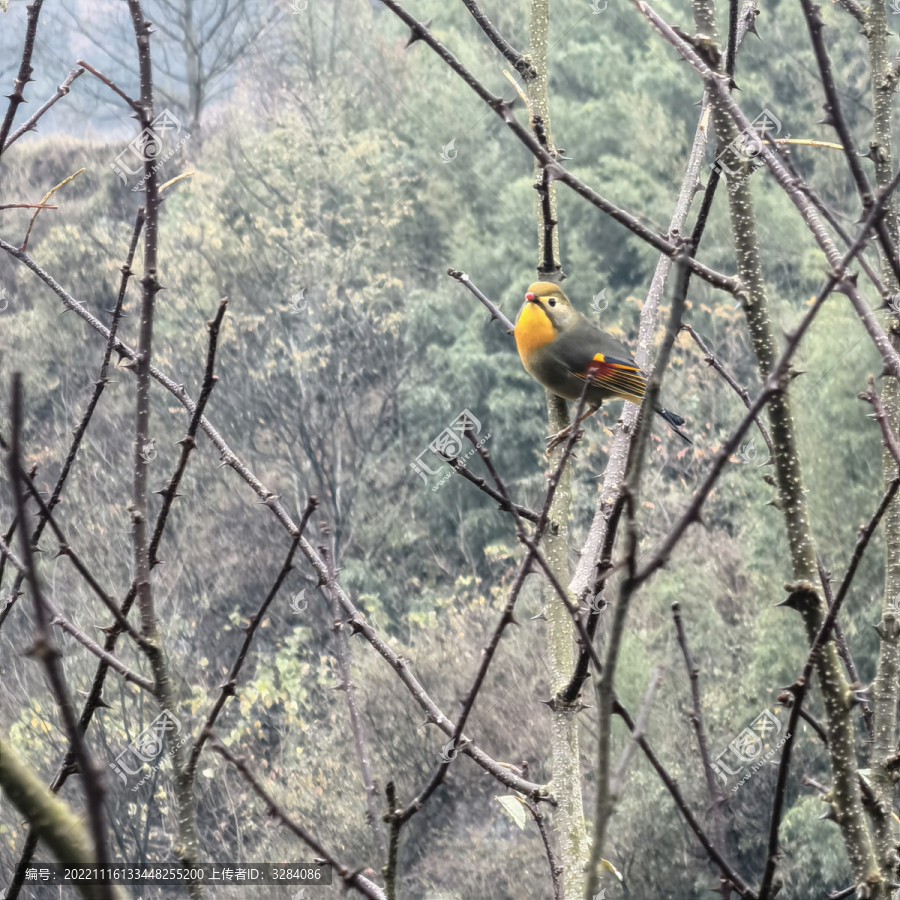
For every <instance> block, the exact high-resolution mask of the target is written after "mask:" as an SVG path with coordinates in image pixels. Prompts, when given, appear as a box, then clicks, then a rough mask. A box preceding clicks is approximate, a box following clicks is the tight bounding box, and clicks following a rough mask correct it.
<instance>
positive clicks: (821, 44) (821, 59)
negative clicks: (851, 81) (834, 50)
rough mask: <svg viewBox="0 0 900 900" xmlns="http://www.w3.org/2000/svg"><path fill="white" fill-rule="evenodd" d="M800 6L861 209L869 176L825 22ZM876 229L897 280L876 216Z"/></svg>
mask: <svg viewBox="0 0 900 900" xmlns="http://www.w3.org/2000/svg"><path fill="white" fill-rule="evenodd" d="M800 5H801V6H802V7H803V14H804V17H805V18H806V24H807V27H808V29H809V36H810V40H811V42H812V45H813V52H814V53H815V57H816V63H817V65H818V67H819V74H820V75H821V81H822V88H823V90H824V91H825V98H826V102H825V115H826V122H827V123H828V124H830V125H832V126H833V127H834V129H835V131H837V133H838V135H839V136H840V139H841V144H842V146H843V150H844V156H845V157H846V159H847V165H848V166H849V167H850V172H851V173H852V175H853V180H854V181H855V182H856V187H857V190H858V191H859V196H860V199H861V200H862V204H863V209H867V208H868V207H869V206H870V205H871V203H872V189H871V186H870V185H869V179H868V178H867V177H866V173H865V172H864V171H863V167H862V161H861V157H860V155H859V153H857V151H856V145H855V144H854V142H853V135H852V133H851V131H850V126H849V125H848V124H847V120H846V119H845V118H844V112H843V109H842V107H841V103H840V99H839V97H838V91H837V86H836V85H835V83H834V74H833V73H832V71H831V60H830V59H829V57H828V50H827V49H826V47H825V40H824V37H823V35H822V30H823V29H824V27H825V22H824V20H823V19H822V14H821V12H820V10H819V8H818V7H816V6H814V5H813V3H812V0H800ZM875 231H876V233H877V235H878V239H879V241H880V242H881V246H882V247H883V249H884V255H885V257H886V258H887V260H888V262H889V263H890V265H891V268H892V269H893V271H894V277H895V278H896V279H898V281H900V259H898V258H897V251H896V248H895V247H894V243H893V239H892V237H891V234H890V231H889V229H888V226H887V223H886V222H885V221H884V220H883V219H879V220H878V221H877V222H876V223H875Z"/></svg>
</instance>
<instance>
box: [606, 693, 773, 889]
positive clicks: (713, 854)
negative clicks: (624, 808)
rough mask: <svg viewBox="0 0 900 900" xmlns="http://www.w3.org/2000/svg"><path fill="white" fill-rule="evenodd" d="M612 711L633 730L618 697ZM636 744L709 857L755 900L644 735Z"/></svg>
mask: <svg viewBox="0 0 900 900" xmlns="http://www.w3.org/2000/svg"><path fill="white" fill-rule="evenodd" d="M613 712H615V714H616V715H617V716H619V718H620V719H622V721H623V722H624V723H625V725H626V726H627V727H628V730H629V731H634V730H635V724H634V719H632V718H631V715H630V714H629V713H628V710H627V709H625V707H624V706H622V704H621V703H620V702H619V700H618V698H616V699H615V700H614V701H613ZM637 743H638V746H639V747H640V748H641V750H643V751H644V756H646V757H647V760H648V762H649V763H650V765H651V766H653V768H654V769H655V770H656V773H657V775H659V777H660V779H661V780H662V783H663V784H664V785H665V786H666V789H667V790H668V791H669V793H670V794H671V795H672V799H673V800H674V801H675V805H676V806H677V807H678V809H679V811H680V812H681V814H682V815H683V816H684V819H685V821H686V822H687V823H688V825H689V826H690V828H691V831H693V832H694V834H695V835H697V839H698V840H699V841H700V843H701V845H702V846H703V849H704V850H705V851H706V853H707V855H708V856H709V858H710V859H711V860H712V861H713V862H714V863H715V864H716V865H717V866H718V867H719V868H720V869H721V871H722V873H723V875H724V876H725V877H726V878H727V879H728V880H729V881H730V882H731V883H732V884H733V885H734V887H735V890H736V891H737V892H738V893H739V894H740V895H741V897H742V898H743V900H757V896H756V892H755V891H754V890H753V889H752V888H751V887H750V886H749V885H748V884H747V882H746V881H744V879H743V878H741V876H740V875H739V874H738V873H737V872H736V871H735V870H734V869H733V868H732V867H731V866H730V865H729V863H728V860H726V859H725V858H724V857H723V856H722V854H721V853H719V851H718V850H717V849H716V848H715V847H714V846H713V843H712V841H710V839H709V838H708V837H707V835H706V832H705V831H704V830H703V826H702V825H701V824H700V823H699V822H698V821H697V818H696V816H695V815H694V814H693V813H692V812H691V810H690V807H689V806H688V805H687V803H686V801H685V799H684V796H683V795H682V793H681V790H680V788H679V787H678V783H677V782H676V780H675V779H674V778H673V777H672V776H671V775H670V774H669V772H668V771H667V769H666V767H665V766H664V765H663V764H662V763H661V762H660V761H659V758H658V757H657V756H656V754H655V753H654V752H653V750H652V749H651V747H650V744H649V743H648V741H647V738H646V737H639V738H638V739H637Z"/></svg>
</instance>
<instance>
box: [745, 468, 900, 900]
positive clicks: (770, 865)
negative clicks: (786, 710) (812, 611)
mask: <svg viewBox="0 0 900 900" xmlns="http://www.w3.org/2000/svg"><path fill="white" fill-rule="evenodd" d="M898 485H900V478H897V479H895V480H894V482H893V492H891V488H890V487H889V488H888V490H887V492H886V493H885V495H884V497H883V498H882V500H881V503H879V505H878V509H877V510H876V511H875V515H874V516H873V517H872V520H871V521H870V523H869V525H868V526H867V527H866V528H865V529H863V531H862V532H861V533H860V535H859V537H858V538H857V541H856V546H855V547H854V550H853V556H852V558H851V560H850V565H849V566H848V567H847V574H846V575H845V576H844V580H843V581H842V582H841V586H840V588H839V589H838V592H837V594H836V595H835V598H834V603H832V604H831V608H830V609H829V610H828V613H827V615H826V616H825V619H824V621H823V622H822V625H821V627H820V628H819V631H818V633H817V634H816V637H815V640H814V641H813V643H812V646H811V647H810V649H809V655H808V656H807V658H806V664H805V665H804V667H803V672H802V673H801V675H800V676H799V677H798V678H797V680H796V681H795V682H794V683H793V684H792V685H791V686H790V687H789V688H788V690H789V691H790V692H791V693H792V694H793V695H794V702H793V705H792V706H791V715H790V718H789V720H788V725H787V735H786V740H785V742H784V746H783V749H782V752H781V760H780V761H779V764H778V779H777V781H776V785H775V799H774V802H773V804H772V817H771V820H770V823H769V843H768V852H767V856H766V868H765V872H764V873H763V878H762V883H761V886H760V890H759V897H760V900H768V894H769V891H770V890H771V888H772V879H773V878H774V875H775V867H776V865H777V863H778V831H779V829H780V827H781V811H782V808H783V806H784V794H785V787H786V785H787V776H788V770H789V769H790V764H791V750H792V748H793V742H794V737H795V735H796V732H797V720H798V718H799V716H800V709H801V706H802V705H803V700H804V698H805V697H806V692H807V689H808V687H809V680H810V677H811V675H812V670H813V666H814V664H815V661H816V656H817V654H818V653H819V651H820V648H822V647H824V646H825V643H826V642H827V641H828V639H829V635H830V633H831V630H832V628H833V627H834V624H835V622H837V618H838V614H839V613H840V611H841V606H842V605H843V602H844V599H845V597H846V596H847V592H848V590H849V588H850V582H851V580H852V578H853V573H854V572H855V571H856V567H857V565H858V564H859V560H860V559H861V558H862V554H863V551H864V550H865V548H866V545H867V544H868V542H869V538H870V537H871V536H872V533H873V532H874V531H875V528H876V527H877V526H878V522H879V521H880V519H881V516H882V515H883V514H884V510H885V509H886V508H887V506H888V504H889V503H890V501H891V499H892V498H893V494H894V493H896V490H897V486H898Z"/></svg>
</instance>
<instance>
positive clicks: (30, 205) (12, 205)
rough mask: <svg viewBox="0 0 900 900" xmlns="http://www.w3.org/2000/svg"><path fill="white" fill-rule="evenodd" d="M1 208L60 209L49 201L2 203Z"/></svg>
mask: <svg viewBox="0 0 900 900" xmlns="http://www.w3.org/2000/svg"><path fill="white" fill-rule="evenodd" d="M0 209H37V210H42V209H59V207H58V206H52V205H50V204H47V203H0Z"/></svg>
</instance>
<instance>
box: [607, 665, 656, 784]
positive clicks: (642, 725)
mask: <svg viewBox="0 0 900 900" xmlns="http://www.w3.org/2000/svg"><path fill="white" fill-rule="evenodd" d="M664 674H665V670H664V668H663V667H662V666H656V667H654V669H653V674H652V675H651V676H650V684H649V685H648V686H647V690H646V692H645V693H644V697H643V699H642V700H641V705H640V706H639V707H638V714H637V719H635V724H634V728H632V729H631V740H629V741H628V743H627V744H626V745H625V749H624V750H623V751H622V757H621V759H620V760H619V764H618V765H617V766H616V770H615V771H614V772H613V773H612V777H611V778H610V780H609V792H610V794H611V795H612V796H613V797H620V796H621V795H622V788H623V787H624V785H625V774H626V772H627V771H628V764H629V763H630V762H631V757H632V756H634V751H635V749H636V748H637V746H638V741H639V740H640V738H642V737H644V735H645V734H646V733H647V719H648V718H649V717H650V707H651V705H652V704H653V698H654V696H655V695H656V692H657V691H658V690H659V688H660V687H661V685H662V683H663V675H664Z"/></svg>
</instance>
